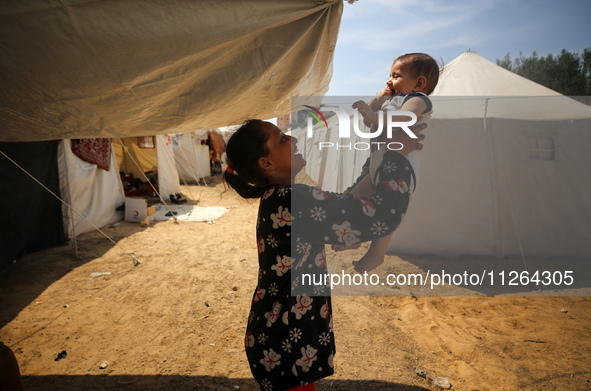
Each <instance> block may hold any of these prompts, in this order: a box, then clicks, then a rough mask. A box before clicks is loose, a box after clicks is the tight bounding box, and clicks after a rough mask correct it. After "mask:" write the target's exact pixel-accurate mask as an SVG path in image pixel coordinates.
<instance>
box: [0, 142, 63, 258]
mask: <svg viewBox="0 0 591 391" xmlns="http://www.w3.org/2000/svg"><path fill="white" fill-rule="evenodd" d="M57 147H58V142H57V141H43V142H18V143H5V142H0V151H2V152H3V153H4V154H6V155H7V156H8V157H10V159H12V160H14V161H15V162H16V163H18V165H20V166H21V167H22V168H23V169H25V170H26V171H27V172H29V173H30V174H31V175H32V176H34V177H35V178H37V180H39V181H40V182H41V183H43V184H44V185H45V186H46V187H47V188H49V189H50V190H51V191H52V192H53V193H55V194H56V195H58V196H59V195H60V190H59V172H58V166H57ZM0 183H1V184H2V191H1V192H0V205H2V207H1V208H0V249H1V251H0V269H4V268H5V267H7V266H8V265H10V263H11V262H12V261H13V260H15V259H17V258H19V257H21V256H23V255H24V254H27V253H30V252H33V251H38V250H43V249H46V248H51V247H56V246H61V245H65V244H66V236H65V233H64V226H63V220H62V204H61V202H60V201H59V200H58V199H56V198H55V197H54V196H53V195H51V194H50V193H49V192H48V191H47V190H46V189H44V188H43V187H42V186H41V185H39V184H38V183H36V182H35V181H34V180H33V179H31V177H29V176H28V175H27V174H25V173H24V172H23V171H22V170H20V169H19V168H18V167H17V166H16V165H15V164H14V163H12V162H11V161H10V160H8V159H7V158H6V157H5V156H2V155H0Z"/></svg>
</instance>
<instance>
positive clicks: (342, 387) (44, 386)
mask: <svg viewBox="0 0 591 391" xmlns="http://www.w3.org/2000/svg"><path fill="white" fill-rule="evenodd" d="M23 381H24V384H25V387H26V389H27V391H35V390H43V391H52V390H60V391H94V390H97V391H98V390H148V391H150V390H162V391H165V390H171V391H172V390H174V391H184V390H200V391H202V390H208V391H209V390H211V391H218V390H242V391H258V390H259V388H258V387H257V385H256V383H255V381H254V380H252V379H229V378H225V377H212V376H181V375H171V376H166V375H151V376H150V375H148V376H139V375H114V376H113V375H110V376H109V375H80V376H67V375H48V376H25V377H23ZM317 389H318V391H325V390H326V391H329V390H330V391H354V390H355V391H357V390H364V391H368V390H369V391H389V390H390V391H428V390H429V389H428V388H423V387H419V386H412V385H405V384H398V383H389V382H382V381H372V380H367V381H364V380H330V379H325V380H322V381H319V382H317Z"/></svg>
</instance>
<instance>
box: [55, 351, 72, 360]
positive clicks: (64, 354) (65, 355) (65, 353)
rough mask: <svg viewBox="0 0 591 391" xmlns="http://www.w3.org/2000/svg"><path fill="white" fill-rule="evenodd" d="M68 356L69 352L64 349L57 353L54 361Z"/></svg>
mask: <svg viewBox="0 0 591 391" xmlns="http://www.w3.org/2000/svg"><path fill="white" fill-rule="evenodd" d="M66 357H68V352H66V351H65V350H62V351H61V352H59V353H58V354H57V357H56V358H55V360H53V361H59V360H62V359H64V358H66Z"/></svg>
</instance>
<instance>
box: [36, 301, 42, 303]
mask: <svg viewBox="0 0 591 391" xmlns="http://www.w3.org/2000/svg"><path fill="white" fill-rule="evenodd" d="M41 303H43V302H42V301H38V302H37V303H35V304H41Z"/></svg>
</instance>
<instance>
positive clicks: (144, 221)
mask: <svg viewBox="0 0 591 391" xmlns="http://www.w3.org/2000/svg"><path fill="white" fill-rule="evenodd" d="M149 226H150V220H148V216H144V218H143V219H142V221H141V222H140V227H149Z"/></svg>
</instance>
